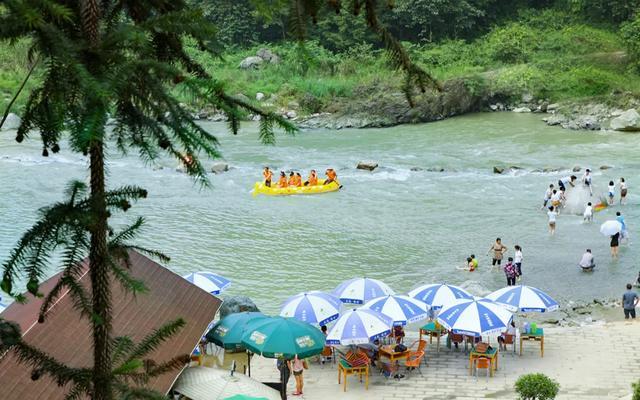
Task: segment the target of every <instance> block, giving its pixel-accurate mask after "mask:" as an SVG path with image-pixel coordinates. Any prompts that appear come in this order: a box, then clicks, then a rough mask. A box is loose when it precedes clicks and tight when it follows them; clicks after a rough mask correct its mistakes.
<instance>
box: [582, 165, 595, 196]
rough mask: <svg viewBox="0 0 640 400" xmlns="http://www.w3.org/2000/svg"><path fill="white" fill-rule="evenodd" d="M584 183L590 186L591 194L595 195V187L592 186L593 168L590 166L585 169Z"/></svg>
mask: <svg viewBox="0 0 640 400" xmlns="http://www.w3.org/2000/svg"><path fill="white" fill-rule="evenodd" d="M582 184H583V185H585V186H588V187H589V194H591V196H593V189H592V187H591V170H590V169H589V168H587V169H586V171H584V175H582Z"/></svg>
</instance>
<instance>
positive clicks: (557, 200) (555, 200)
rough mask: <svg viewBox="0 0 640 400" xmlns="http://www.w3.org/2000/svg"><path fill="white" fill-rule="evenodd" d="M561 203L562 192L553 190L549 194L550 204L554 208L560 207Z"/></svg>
mask: <svg viewBox="0 0 640 400" xmlns="http://www.w3.org/2000/svg"><path fill="white" fill-rule="evenodd" d="M561 205H562V192H561V191H559V190H554V191H553V192H552V194H551V206H553V208H554V209H555V210H556V212H557V210H559V209H560V206H561Z"/></svg>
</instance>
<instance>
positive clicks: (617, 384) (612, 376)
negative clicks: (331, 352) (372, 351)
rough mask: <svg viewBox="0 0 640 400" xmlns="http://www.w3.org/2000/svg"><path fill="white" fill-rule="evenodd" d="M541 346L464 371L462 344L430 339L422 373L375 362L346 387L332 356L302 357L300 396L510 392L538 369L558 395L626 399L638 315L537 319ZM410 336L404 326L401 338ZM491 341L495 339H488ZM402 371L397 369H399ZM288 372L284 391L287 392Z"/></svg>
mask: <svg viewBox="0 0 640 400" xmlns="http://www.w3.org/2000/svg"><path fill="white" fill-rule="evenodd" d="M544 330H545V352H544V357H543V358H542V357H540V347H539V345H538V343H534V342H525V343H524V349H523V350H524V351H523V354H522V356H519V355H517V354H514V353H513V351H512V348H511V347H510V348H509V350H508V351H506V352H505V351H502V352H500V354H499V367H498V370H497V371H496V373H495V375H494V376H493V377H491V378H486V377H485V375H484V373H485V371H480V374H479V377H478V378H477V379H476V377H475V376H469V369H468V364H469V358H468V354H466V353H465V351H464V348H461V349H460V350H450V349H448V348H447V347H446V346H444V345H443V344H441V346H440V352H439V353H438V352H436V346H435V344H436V343H435V339H434V342H433V343H432V344H430V345H428V346H427V351H426V361H427V364H428V366H425V365H424V364H423V367H422V373H423V375H422V376H420V374H419V373H417V372H414V373H413V374H411V375H409V374H406V373H405V374H406V377H405V378H404V379H401V380H399V381H398V380H394V379H387V378H385V377H384V376H382V375H381V374H380V373H379V372H378V371H377V370H373V371H372V372H371V376H370V383H369V390H365V388H364V383H360V382H358V379H357V378H356V377H354V376H350V377H349V378H348V384H347V392H346V393H345V392H343V388H342V385H338V381H337V368H336V366H335V365H334V364H330V363H327V364H325V365H320V364H319V363H317V362H316V361H315V360H313V361H311V362H310V366H309V369H308V370H307V371H305V373H304V377H305V378H304V379H305V387H304V395H303V396H301V397H298V396H290V398H302V399H310V400H314V399H318V400H325V399H344V400H356V399H382V400H385V399H442V400H444V399H459V400H472V399H487V398H490V399H514V398H516V394H515V392H514V390H513V385H514V382H515V381H516V380H517V378H518V377H519V376H520V375H523V374H527V373H534V372H541V373H544V374H546V375H548V376H549V377H551V378H553V379H555V380H556V381H558V382H559V383H560V393H559V395H558V397H557V398H558V399H559V400H561V399H566V400H600V399H629V400H630V399H631V386H630V385H631V382H633V381H637V379H638V378H639V377H640V366H638V360H639V359H640V340H639V339H640V321H635V322H626V321H614V322H604V321H597V322H594V323H592V324H588V325H585V326H574V327H548V326H545V327H544ZM416 338H417V332H408V335H407V338H406V343H411V342H412V341H413V340H415V339H416ZM494 345H495V344H494ZM403 373H404V372H403ZM278 376H279V375H278V371H277V370H276V368H275V361H274V360H272V359H265V358H261V357H254V359H253V361H252V377H254V378H256V379H257V380H260V381H277V380H278ZM294 389H295V387H294V380H293V377H292V378H291V379H290V381H289V390H288V392H289V394H291V393H293V391H294Z"/></svg>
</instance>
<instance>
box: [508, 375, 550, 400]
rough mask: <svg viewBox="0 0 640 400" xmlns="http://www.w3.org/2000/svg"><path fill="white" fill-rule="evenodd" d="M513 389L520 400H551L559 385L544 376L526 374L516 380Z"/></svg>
mask: <svg viewBox="0 0 640 400" xmlns="http://www.w3.org/2000/svg"><path fill="white" fill-rule="evenodd" d="M515 388H516V393H518V396H520V399H521V400H552V399H555V398H556V396H557V395H558V390H559V389H560V385H559V384H558V383H557V382H556V381H554V380H553V379H551V378H549V377H548V376H546V375H544V374H527V375H522V376H521V377H520V378H518V380H517V381H516V384H515Z"/></svg>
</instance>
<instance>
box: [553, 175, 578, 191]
mask: <svg viewBox="0 0 640 400" xmlns="http://www.w3.org/2000/svg"><path fill="white" fill-rule="evenodd" d="M576 179H578V178H577V177H576V176H575V175H571V176H565V177H564V178H560V180H559V181H558V187H559V188H560V190H561V191H563V192H566V191H567V184H569V185H571V187H575V186H576V185H575V183H573V182H575V180H576Z"/></svg>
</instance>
